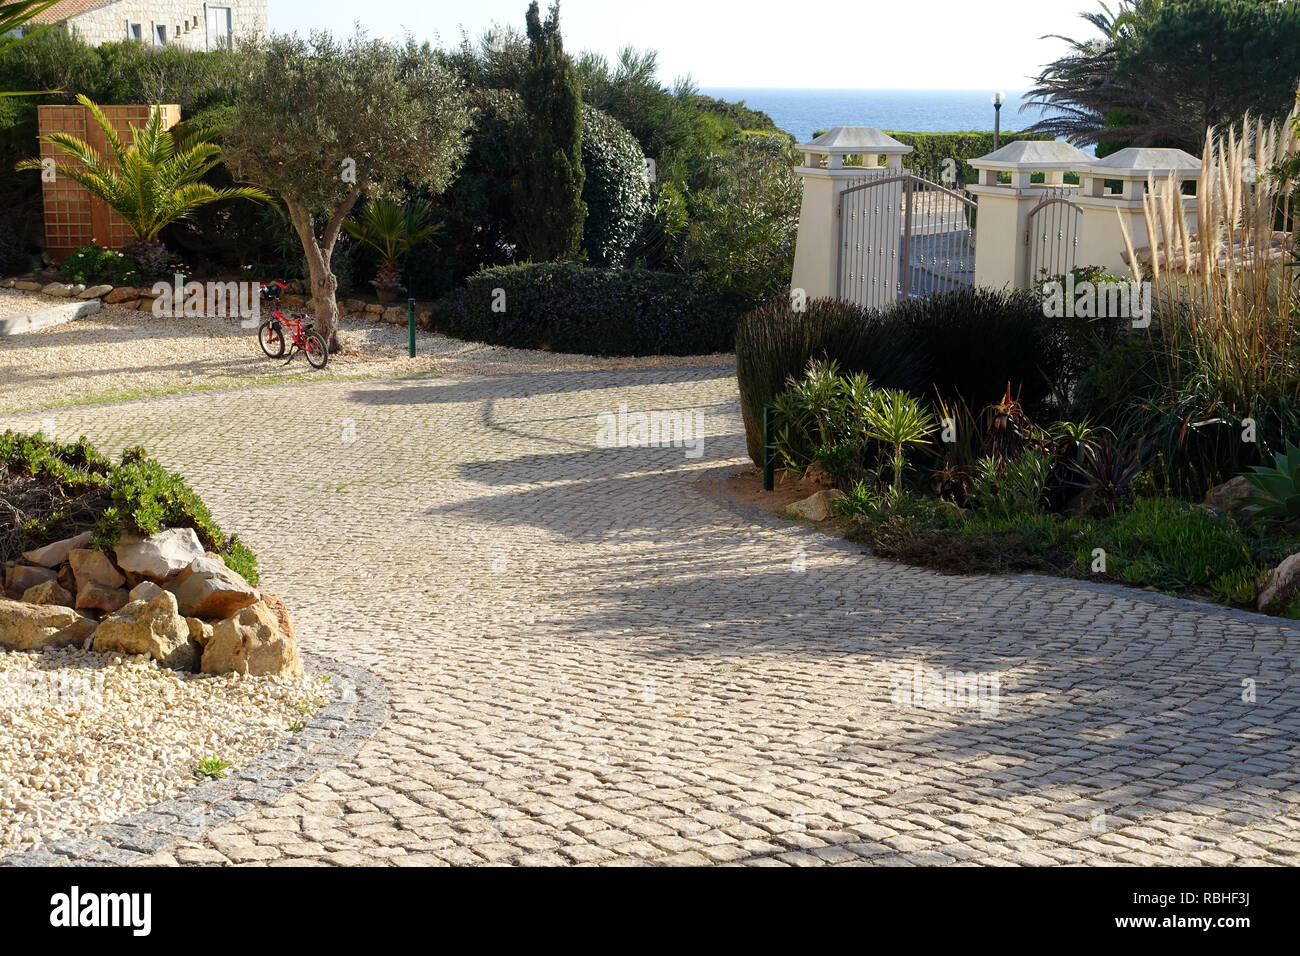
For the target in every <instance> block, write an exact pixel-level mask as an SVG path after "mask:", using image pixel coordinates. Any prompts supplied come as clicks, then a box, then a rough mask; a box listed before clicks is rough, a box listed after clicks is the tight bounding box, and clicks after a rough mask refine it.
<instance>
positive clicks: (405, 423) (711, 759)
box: [9, 369, 1300, 865]
mask: <svg viewBox="0 0 1300 956" xmlns="http://www.w3.org/2000/svg"><path fill="white" fill-rule="evenodd" d="M734 396H735V383H734V379H733V378H732V377H731V375H730V373H729V372H727V371H721V370H713V371H710V370H699V369H695V370H690V369H685V370H683V369H677V370H657V371H587V372H554V373H521V374H516V375H504V376H492V377H468V378H455V379H437V380H418V381H401V382H328V383H322V384H316V385H310V384H308V385H302V384H295V385H291V386H285V387H278V388H260V389H247V390H241V391H223V392H215V393H194V394H189V395H183V396H177V397H171V398H163V399H154V400H149V401H143V402H137V403H131V404H125V405H117V406H101V407H90V408H79V409H69V410H61V411H56V412H45V413H31V414H30V415H27V416H9V418H11V419H12V418H22V419H23V420H27V419H32V420H40V419H41V418H47V419H53V421H54V423H55V426H56V428H57V429H58V430H59V433H60V436H61V437H66V436H71V435H74V434H75V433H78V432H84V433H86V434H87V435H88V436H90V437H91V438H92V439H93V440H95V441H97V442H100V443H103V444H104V445H106V446H111V447H121V446H123V445H126V444H129V443H136V442H140V443H143V444H145V445H146V446H147V447H148V448H149V449H150V450H151V451H152V452H153V453H154V454H156V455H157V457H159V458H161V459H162V460H163V461H164V462H166V463H167V464H168V465H170V466H172V467H175V468H177V469H179V470H180V471H181V472H182V473H184V474H185V475H186V476H187V477H188V478H189V479H190V481H191V483H192V484H194V485H195V486H196V487H197V488H198V489H199V490H200V491H201V493H202V494H203V495H204V497H205V499H206V500H207V501H208V502H209V504H210V505H211V507H212V510H213V511H214V513H215V514H216V515H217V517H218V519H219V520H220V521H221V523H222V524H224V525H226V526H227V527H230V528H234V529H238V530H239V531H240V532H241V533H242V534H243V535H244V537H246V538H247V539H248V540H249V541H250V542H251V544H252V545H253V546H254V547H255V549H256V550H257V551H258V552H259V555H260V558H261V561H262V564H263V567H264V571H265V579H266V583H267V586H268V587H269V588H270V589H272V590H275V591H277V592H279V593H282V594H284V595H285V596H286V598H287V600H288V601H289V603H290V606H291V608H293V610H294V613H295V614H296V616H297V618H298V621H299V626H298V629H299V633H300V635H302V639H303V641H304V646H305V648H306V649H307V650H309V651H311V652H313V653H316V654H320V655H325V656H330V657H334V658H336V659H339V660H342V661H345V662H348V663H351V664H355V665H359V666H362V667H365V668H368V669H370V670H371V671H372V672H373V673H375V674H377V675H378V676H379V677H381V678H382V679H383V680H384V681H385V682H386V683H387V685H388V689H389V692H390V695H391V698H390V699H391V712H390V714H389V717H388V720H387V722H386V723H385V724H384V726H383V727H382V728H381V729H380V730H379V731H378V732H377V733H376V734H375V736H374V737H372V738H371V740H370V741H369V742H368V743H367V744H366V745H364V746H363V747H362V749H361V751H360V753H359V755H358V756H357V757H356V759H355V760H353V761H351V762H349V763H346V764H343V765H340V766H338V767H336V768H334V769H331V770H328V771H325V772H323V773H322V774H321V775H320V776H318V777H317V778H316V779H314V780H313V781H311V782H310V783H308V784H306V785H305V786H303V787H301V788H300V789H298V790H297V791H295V792H292V793H290V794H287V795H285V796H284V797H283V798H281V799H280V800H279V801H278V802H277V803H276V804H275V805H274V806H270V807H264V808H260V809H257V810H254V811H251V812H248V813H246V814H244V815H242V816H239V817H237V818H235V819H234V820H233V821H232V822H229V823H225V824H222V825H220V826H219V827H217V828H215V829H212V830H210V831H208V832H207V833H206V834H205V835H204V836H203V837H202V838H200V839H199V840H198V841H197V842H187V843H183V844H180V845H178V846H175V847H172V848H170V849H168V850H164V851H161V852H160V853H158V854H157V855H156V856H155V857H154V858H153V859H154V861H155V862H173V861H179V862H182V863H222V862H226V861H233V862H239V863H242V862H253V861H269V862H281V863H299V862H322V863H336V864H354V863H377V862H392V863H399V864H411V865H423V864H447V863H450V864H473V863H520V864H562V863H574V862H577V863H642V862H653V863H697V864H704V863H710V862H720V863H731V862H736V863H744V864H765V865H780V864H795V865H804V864H821V863H855V862H866V863H871V864H884V863H888V864H929V863H952V862H961V863H992V864H1005V863H1035V864H1048V863H1103V862H1118V863H1133V864H1149V863H1197V862H1205V863H1233V862H1239V863H1245V862H1258V863H1264V862H1269V863H1280V864H1288V863H1289V864H1295V863H1300V789H1298V788H1297V782H1298V781H1300V759H1298V758H1300V713H1298V712H1297V703H1298V702H1300V695H1298V693H1297V691H1298V690H1300V688H1298V687H1297V680H1296V676H1295V669H1296V659H1297V653H1298V652H1300V630H1297V629H1296V628H1294V627H1293V626H1290V625H1287V624H1285V623H1281V622H1273V621H1269V620H1267V619H1264V618H1258V617H1254V616H1250V615H1235V614H1232V613H1222V612H1217V611H1213V610H1208V609H1200V608H1198V607H1196V606H1194V605H1191V604H1180V603H1177V602H1170V601H1167V600H1162V599H1160V598H1158V597H1152V596H1148V595H1146V594H1143V593H1141V592H1122V591H1119V590H1116V589H1107V588H1091V587H1089V586H1088V585H1087V584H1080V583H1077V582H1063V581H1055V580H1048V579H1042V578H1032V577H1024V578H1020V577H1017V578H1005V577H1004V578H977V577H970V578H956V577H943V576H938V575H935V574H931V573H928V572H925V571H921V570H916V569H910V568H904V567H900V566H896V565H893V564H889V563H886V562H882V561H878V560H875V559H872V558H870V557H868V556H863V555H861V554H859V553H858V551H857V549H855V548H853V547H850V546H847V545H845V544H844V543H842V542H837V541H832V540H829V539H826V538H822V537H820V536H817V535H814V534H812V533H810V532H806V531H803V530H801V529H798V528H795V527H792V526H787V525H783V524H781V523H780V522H777V521H775V520H774V519H763V520H759V519H755V518H752V517H750V516H748V515H746V514H743V513H740V512H738V511H736V510H734V509H731V508H729V507H728V506H727V505H726V504H724V503H723V502H721V501H720V500H719V499H717V498H716V497H713V496H711V495H709V494H705V493H702V492H701V490H700V488H699V487H697V485H696V482H697V480H698V479H700V478H701V477H704V476H706V475H716V474H718V473H719V469H720V468H722V466H735V465H739V464H742V463H743V455H744V441H743V436H742V434H741V427H740V419H739V413H738V409H737V406H736V403H735V398H734ZM624 403H626V404H627V405H628V406H629V407H630V408H631V409H632V410H638V409H640V410H651V409H701V410H703V412H704V414H705V416H706V424H707V426H708V429H709V431H708V434H709V438H708V440H707V442H706V443H705V453H704V455H703V457H702V458H699V459H690V458H688V457H686V456H685V455H684V454H683V451H682V450H681V449H631V448H613V449H605V448H599V447H597V444H596V421H595V418H596V415H597V414H598V413H600V412H602V411H616V410H617V409H618V407H619V405H620V404H624ZM722 470H723V471H725V470H726V469H725V468H722ZM934 672H938V673H941V674H942V673H947V672H977V673H978V674H982V675H984V678H985V679H989V678H990V677H994V676H995V677H996V679H997V682H998V683H997V688H998V691H999V694H998V696H997V697H996V698H995V699H993V700H992V701H990V700H989V699H988V698H982V699H981V700H980V703H982V704H985V705H989V704H990V703H992V704H995V705H996V706H985V707H984V708H983V709H980V708H972V707H961V706H957V707H954V706H952V701H950V700H949V701H944V700H932V699H927V698H926V697H925V696H924V695H921V696H920V697H919V698H918V699H915V700H907V699H899V691H900V675H901V678H902V680H903V681H904V683H902V684H901V689H902V690H906V691H910V690H911V689H912V688H913V687H914V679H915V680H916V681H925V680H926V679H927V677H928V676H930V675H931V674H932V673H934ZM1243 682H1253V685H1251V684H1246V685H1243ZM985 686H986V687H987V685H985ZM1252 686H1253V691H1254V698H1255V699H1254V701H1253V702H1247V701H1244V700H1243V696H1245V697H1249V696H1250V694H1249V693H1247V692H1246V691H1249V690H1250V688H1251V687H1252ZM945 704H946V705H947V706H941V705H945Z"/></svg>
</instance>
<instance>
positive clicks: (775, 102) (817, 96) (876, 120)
mask: <svg viewBox="0 0 1300 956" xmlns="http://www.w3.org/2000/svg"><path fill="white" fill-rule="evenodd" d="M700 92H701V93H703V94H705V95H706V96H713V97H717V98H718V99H724V100H729V101H732V102H737V101H742V100H743V101H744V103H745V105H746V106H748V107H749V108H750V109H753V110H759V111H761V112H763V113H766V114H767V115H768V116H770V117H772V122H774V123H776V125H777V126H778V127H780V128H781V129H783V130H785V131H786V132H787V133H790V134H791V135H792V136H794V137H795V138H796V139H797V140H798V141H799V142H801V143H804V142H807V141H808V140H809V139H811V138H812V135H813V133H814V132H815V131H817V130H820V129H829V128H830V127H832V126H874V127H876V128H877V129H884V130H901V131H907V132H919V133H947V132H954V131H957V130H991V129H993V104H992V102H990V99H989V98H990V96H992V94H993V91H992V90H871V89H862V90H850V89H779V88H764V87H744V86H710V87H701V88H700ZM1003 92H1004V93H1006V96H1007V100H1006V103H1004V104H1003V106H1002V129H1003V130H1004V131H1008V132H1011V131H1017V130H1023V129H1025V128H1026V127H1028V126H1030V125H1031V124H1032V123H1034V122H1036V121H1037V120H1038V119H1039V118H1040V117H1041V116H1042V110H1040V109H1037V108H1032V107H1031V108H1029V109H1027V110H1025V112H1023V113H1022V112H1020V107H1021V106H1022V105H1023V104H1024V103H1025V97H1026V93H1025V92H1024V91H1022V90H1003Z"/></svg>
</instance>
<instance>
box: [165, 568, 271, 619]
mask: <svg viewBox="0 0 1300 956" xmlns="http://www.w3.org/2000/svg"><path fill="white" fill-rule="evenodd" d="M174 590H175V592H176V600H177V602H178V603H179V604H180V609H181V613H182V614H184V615H185V616H186V617H206V618H213V619H217V618H220V619H224V618H228V617H232V616H233V615H234V614H235V613H236V612H237V611H242V610H243V609H244V608H246V607H248V606H249V605H250V604H256V603H257V602H258V601H259V600H261V595H260V594H258V593H257V591H256V590H255V589H254V588H252V587H250V586H249V584H248V582H247V581H245V580H244V579H243V578H241V577H240V576H239V575H238V574H236V573H235V572H234V571H232V570H230V568H228V567H226V563H225V562H224V561H222V560H221V559H220V558H218V557H212V556H209V555H203V556H202V557H198V558H195V559H194V560H193V561H191V562H190V565H189V567H188V568H187V569H186V571H185V573H184V574H183V575H182V576H181V579H180V583H179V584H178V585H176V586H175V588H174Z"/></svg>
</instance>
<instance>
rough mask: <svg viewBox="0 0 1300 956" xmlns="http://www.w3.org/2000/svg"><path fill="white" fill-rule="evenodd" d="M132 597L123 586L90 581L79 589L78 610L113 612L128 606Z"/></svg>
mask: <svg viewBox="0 0 1300 956" xmlns="http://www.w3.org/2000/svg"><path fill="white" fill-rule="evenodd" d="M130 600H131V599H130V597H129V596H128V595H127V593H126V591H124V590H122V588H110V587H109V586H108V585H106V584H100V583H99V582H97V581H88V582H87V583H85V584H83V585H82V586H81V587H80V588H78V589H77V610H78V611H99V612H101V613H103V614H112V613H113V612H114V611H120V610H121V609H122V608H124V607H126V605H127V603H128V602H129V601H130Z"/></svg>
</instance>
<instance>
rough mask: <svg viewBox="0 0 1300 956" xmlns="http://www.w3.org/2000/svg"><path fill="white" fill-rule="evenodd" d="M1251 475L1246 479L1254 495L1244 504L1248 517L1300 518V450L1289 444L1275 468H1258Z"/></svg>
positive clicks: (1278, 458) (1267, 466)
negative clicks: (1249, 515)
mask: <svg viewBox="0 0 1300 956" xmlns="http://www.w3.org/2000/svg"><path fill="white" fill-rule="evenodd" d="M1251 472H1252V473H1251V474H1248V475H1245V476H1244V477H1245V479H1246V480H1247V481H1248V482H1250V486H1251V488H1252V489H1253V491H1254V493H1253V494H1251V495H1249V496H1247V497H1246V499H1245V502H1244V506H1245V510H1246V512H1247V513H1248V514H1252V515H1255V516H1256V517H1260V518H1275V519H1278V520H1281V521H1288V520H1290V519H1292V518H1300V448H1297V447H1296V446H1295V445H1293V444H1292V443H1291V442H1289V441H1288V442H1287V443H1286V448H1285V449H1284V450H1283V451H1280V452H1277V453H1276V454H1274V456H1273V464H1272V465H1255V466H1254V467H1253V468H1251Z"/></svg>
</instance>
